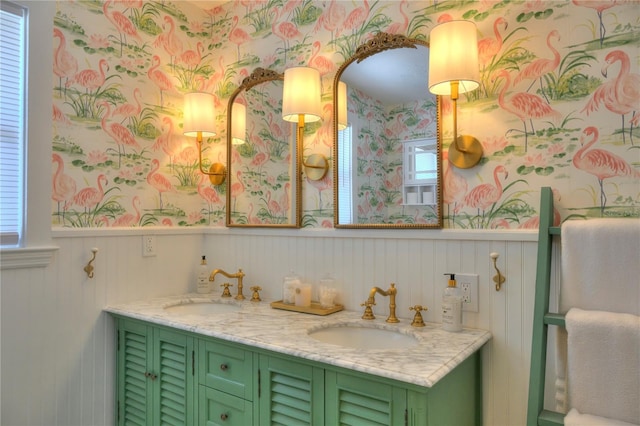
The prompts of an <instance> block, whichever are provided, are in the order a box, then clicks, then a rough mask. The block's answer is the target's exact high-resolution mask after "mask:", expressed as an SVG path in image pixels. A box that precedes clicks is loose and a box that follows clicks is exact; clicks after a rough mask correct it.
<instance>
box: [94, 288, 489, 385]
mask: <svg viewBox="0 0 640 426" xmlns="http://www.w3.org/2000/svg"><path fill="white" fill-rule="evenodd" d="M200 302H216V303H224V304H235V305H238V309H237V310H233V311H232V312H229V311H228V310H227V311H226V312H223V313H214V314H207V315H195V314H188V315H184V314H178V313H171V312H170V311H169V310H166V309H165V308H166V307H168V306H173V305H176V304H182V303H200ZM269 302H270V301H264V300H263V301H262V302H250V301H242V302H238V301H236V300H234V299H230V298H220V297H219V296H217V295H216V296H213V295H202V294H187V295H181V296H173V297H165V298H158V299H152V300H144V301H139V302H131V303H126V304H121V305H114V306H108V307H106V308H105V311H107V312H110V313H112V314H116V315H121V316H125V317H129V318H136V319H140V320H144V321H148V322H151V323H154V324H159V325H165V326H169V327H173V328H176V329H180V330H185V331H190V332H194V333H198V334H201V335H204V336H212V337H216V338H219V339H223V340H227V341H230V342H237V343H242V344H245V345H249V346H253V347H257V348H263V349H268V350H271V351H274V352H278V353H282V354H287V355H293V356H296V357H299V358H304V359H308V360H312V361H318V362H322V363H325V364H329V365H335V366H338V367H343V368H348V369H351V370H355V371H360V372H363V373H368V374H373V375H377V376H381V377H387V378H390V379H395V380H399V381H402V382H406V383H411V384H415V385H418V386H424V387H432V386H433V385H434V384H435V383H437V382H438V380H440V379H441V378H443V377H444V376H445V375H446V374H447V373H449V372H450V371H451V370H453V369H454V368H455V367H456V366H457V365H459V364H460V363H461V362H462V361H464V360H465V359H466V358H468V357H469V356H470V355H472V354H473V353H474V352H476V351H477V350H479V349H480V348H481V347H482V345H484V344H485V343H486V342H487V341H488V340H489V339H490V338H491V334H490V333H489V332H488V331H484V330H479V329H467V328H465V329H464V330H463V331H462V332H459V333H450V332H446V331H443V330H441V329H440V324H436V323H427V324H426V326H425V327H412V326H411V325H410V324H411V319H407V318H400V323H398V324H389V323H387V322H385V318H384V317H381V316H380V315H378V316H377V317H376V319H375V320H363V319H361V316H362V312H354V311H340V312H337V313H334V314H331V315H327V316H318V315H310V314H305V313H298V312H292V311H286V310H280V309H273V308H271V306H270V303H269ZM331 325H337V326H346V325H352V326H361V327H373V328H382V329H388V330H395V331H397V332H400V333H403V334H408V335H411V336H413V337H414V338H415V339H417V340H418V344H417V345H414V346H412V347H409V348H393V347H389V348H385V349H366V350H364V349H354V348H349V347H343V346H338V345H333V344H328V343H322V342H320V341H318V340H316V339H314V338H312V337H309V335H308V332H309V331H310V330H315V329H318V328H322V327H326V326H331Z"/></svg>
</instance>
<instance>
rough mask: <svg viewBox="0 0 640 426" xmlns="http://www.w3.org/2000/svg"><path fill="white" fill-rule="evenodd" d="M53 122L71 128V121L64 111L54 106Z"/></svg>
mask: <svg viewBox="0 0 640 426" xmlns="http://www.w3.org/2000/svg"><path fill="white" fill-rule="evenodd" d="M52 118H53V122H54V124H55V123H60V124H63V125H65V126H70V125H71V121H70V120H69V119H68V118H67V116H66V115H65V114H64V112H62V110H61V109H60V108H59V107H58V106H57V105H56V104H53V115H52Z"/></svg>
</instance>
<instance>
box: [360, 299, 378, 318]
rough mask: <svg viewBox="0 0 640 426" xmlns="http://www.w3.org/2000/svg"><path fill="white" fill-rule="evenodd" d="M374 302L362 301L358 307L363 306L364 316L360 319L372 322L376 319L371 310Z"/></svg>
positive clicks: (369, 300)
mask: <svg viewBox="0 0 640 426" xmlns="http://www.w3.org/2000/svg"><path fill="white" fill-rule="evenodd" d="M375 304H376V302H375V301H371V299H367V300H366V301H364V302H363V303H361V304H360V306H364V307H365V308H364V314H363V315H362V319H364V320H373V319H376V317H375V316H374V315H373V310H372V309H371V306H373V305H375Z"/></svg>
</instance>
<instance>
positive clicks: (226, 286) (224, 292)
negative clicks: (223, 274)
mask: <svg viewBox="0 0 640 426" xmlns="http://www.w3.org/2000/svg"><path fill="white" fill-rule="evenodd" d="M220 287H224V290H222V297H231V291H229V287H233V284H230V283H224V284H220Z"/></svg>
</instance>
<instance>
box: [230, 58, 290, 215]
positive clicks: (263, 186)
mask: <svg viewBox="0 0 640 426" xmlns="http://www.w3.org/2000/svg"><path fill="white" fill-rule="evenodd" d="M283 81H284V80H283V75H282V74H279V73H276V72H274V71H271V70H266V69H263V68H258V69H256V70H255V71H254V72H253V73H252V74H251V75H250V76H249V77H247V78H245V79H244V80H243V82H242V84H241V85H240V87H238V89H237V90H236V91H235V92H234V93H233V95H232V96H231V98H229V105H228V108H227V158H228V162H229V167H228V171H227V226H251V227H261V226H264V227H288V228H295V227H299V217H300V214H299V208H298V204H299V202H298V200H299V199H300V193H299V188H300V186H299V184H298V182H297V179H296V178H295V177H296V176H299V172H298V170H297V168H298V167H299V166H298V165H297V162H296V161H295V159H296V148H295V146H296V143H295V131H294V129H293V127H292V125H291V124H290V123H287V122H285V121H283V120H282V118H281V117H282V89H283Z"/></svg>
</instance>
